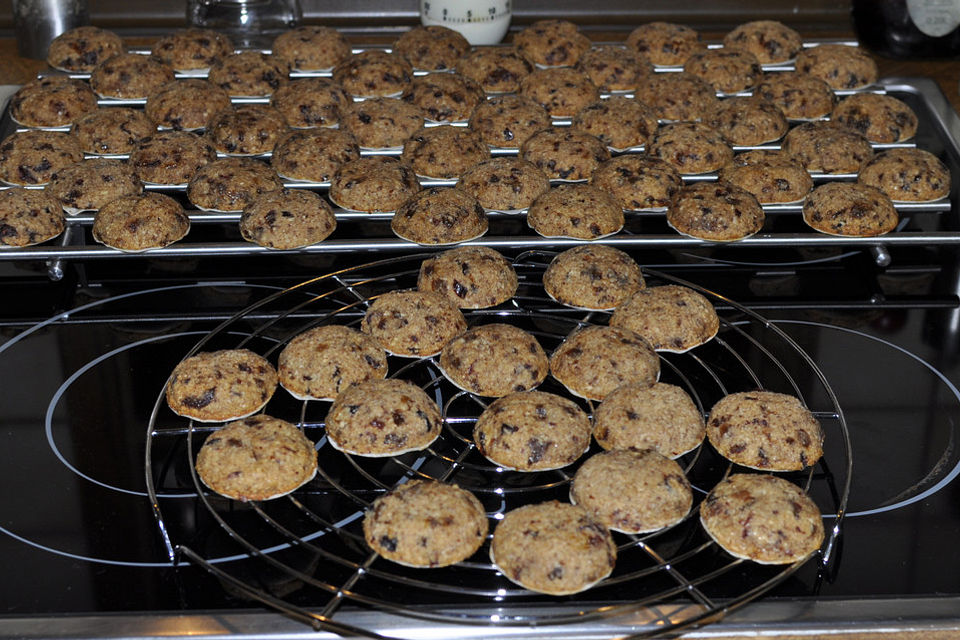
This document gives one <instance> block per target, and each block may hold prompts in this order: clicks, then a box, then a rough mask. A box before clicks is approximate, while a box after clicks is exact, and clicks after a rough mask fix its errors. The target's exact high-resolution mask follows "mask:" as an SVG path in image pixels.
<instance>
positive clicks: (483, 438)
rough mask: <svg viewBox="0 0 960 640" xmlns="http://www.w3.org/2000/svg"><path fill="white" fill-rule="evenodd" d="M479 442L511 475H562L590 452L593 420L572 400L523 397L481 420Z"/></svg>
mask: <svg viewBox="0 0 960 640" xmlns="http://www.w3.org/2000/svg"><path fill="white" fill-rule="evenodd" d="M473 441H474V443H476V445H477V450H478V451H479V452H480V453H481V454H482V455H483V456H484V457H486V458H487V459H488V460H490V461H491V462H493V463H495V464H497V465H499V466H501V467H503V468H505V469H513V470H516V471H545V470H548V469H559V468H561V467H565V466H567V465H569V464H572V463H573V462H575V461H576V460H577V458H579V457H580V456H582V455H583V454H584V453H585V452H586V450H587V448H588V447H589V446H590V418H588V417H587V414H586V413H584V412H583V411H582V410H581V409H580V407H578V406H577V405H576V403H574V402H573V401H572V400H568V399H567V398H563V397H561V396H558V395H554V394H552V393H544V392H543V391H521V392H517V393H511V394H509V395H506V396H503V397H502V398H499V399H497V400H495V401H494V402H493V403H491V404H490V406H488V407H487V408H486V409H485V410H484V411H483V413H481V414H480V417H479V418H477V422H476V424H475V425H474V427H473Z"/></svg>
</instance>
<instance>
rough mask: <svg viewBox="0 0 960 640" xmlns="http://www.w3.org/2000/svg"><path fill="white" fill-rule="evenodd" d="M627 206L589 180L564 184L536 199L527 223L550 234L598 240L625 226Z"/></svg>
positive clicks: (537, 230)
mask: <svg viewBox="0 0 960 640" xmlns="http://www.w3.org/2000/svg"><path fill="white" fill-rule="evenodd" d="M623 223H624V217H623V209H621V208H620V205H619V203H618V202H617V201H616V200H614V199H613V196H611V195H610V194H609V193H606V192H604V191H601V190H600V189H598V188H596V187H594V186H591V185H589V184H582V183H575V184H560V185H557V186H556V187H553V188H552V189H550V191H548V192H547V193H545V194H543V195H542V196H540V197H539V198H537V199H536V200H534V201H533V204H531V205H530V209H529V210H528V211H527V224H529V225H530V227H531V228H532V229H533V230H534V231H536V232H537V233H539V234H540V235H542V236H544V237H547V238H577V239H580V240H596V239H597V238H603V237H605V236H609V235H611V234H614V233H617V232H618V231H620V229H622V228H623Z"/></svg>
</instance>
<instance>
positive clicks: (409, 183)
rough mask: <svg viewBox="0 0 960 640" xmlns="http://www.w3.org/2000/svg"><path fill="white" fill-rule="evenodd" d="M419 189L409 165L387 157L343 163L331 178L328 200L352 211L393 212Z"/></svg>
mask: <svg viewBox="0 0 960 640" xmlns="http://www.w3.org/2000/svg"><path fill="white" fill-rule="evenodd" d="M418 191H420V183H419V182H418V181H417V175H416V174H415V173H414V172H413V169H412V168H410V165H408V164H404V163H403V162H401V161H400V160H399V159H398V158H392V157H390V156H366V157H363V158H357V159H356V160H350V161H348V162H345V163H343V164H342V165H340V167H338V168H337V170H336V172H334V174H333V178H332V179H331V180H330V200H331V201H332V202H333V203H334V204H336V205H338V206H341V207H344V208H346V209H352V210H354V211H396V210H397V208H398V207H399V206H400V205H402V204H403V203H404V202H406V201H407V200H408V199H409V198H410V197H412V196H413V195H414V194H415V193H417V192H418Z"/></svg>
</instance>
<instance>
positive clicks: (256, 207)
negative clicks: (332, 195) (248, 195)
mask: <svg viewBox="0 0 960 640" xmlns="http://www.w3.org/2000/svg"><path fill="white" fill-rule="evenodd" d="M336 228H337V219H336V217H334V215H333V209H331V208H330V205H329V204H327V201H326V200H324V199H323V197H322V196H320V194H318V193H314V192H313V191H307V190H306V189H280V190H279V191H268V192H266V193H263V194H261V195H259V196H257V197H256V198H254V200H253V201H252V202H251V203H250V204H248V205H247V206H246V207H245V208H244V209H243V213H242V214H241V215H240V235H242V236H243V238H244V239H245V240H249V241H250V242H255V243H257V244H258V245H260V246H261V247H268V248H270V249H299V248H300V247H309V246H310V245H312V244H317V243H318V242H322V241H323V240H325V239H327V237H329V236H330V234H331V233H333V231H334V229H336Z"/></svg>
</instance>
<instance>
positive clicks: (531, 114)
mask: <svg viewBox="0 0 960 640" xmlns="http://www.w3.org/2000/svg"><path fill="white" fill-rule="evenodd" d="M550 126H551V125H550V114H549V113H547V110H546V109H544V108H543V106H542V105H540V104H538V103H537V102H535V101H534V100H532V99H531V98H527V97H525V96H520V95H512V94H511V95H504V96H494V97H493V98H490V99H489V100H486V101H484V102H481V103H480V104H478V105H477V107H476V108H475V109H474V110H473V113H471V114H470V128H471V129H472V130H473V131H476V132H477V133H478V134H480V137H481V138H482V139H483V141H484V142H485V143H487V144H488V145H490V146H491V147H505V148H511V149H513V148H517V147H519V146H520V145H522V144H523V143H524V142H526V141H527V139H529V138H530V136H532V135H533V134H535V133H537V132H538V131H543V130H544V129H549V128H550Z"/></svg>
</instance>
